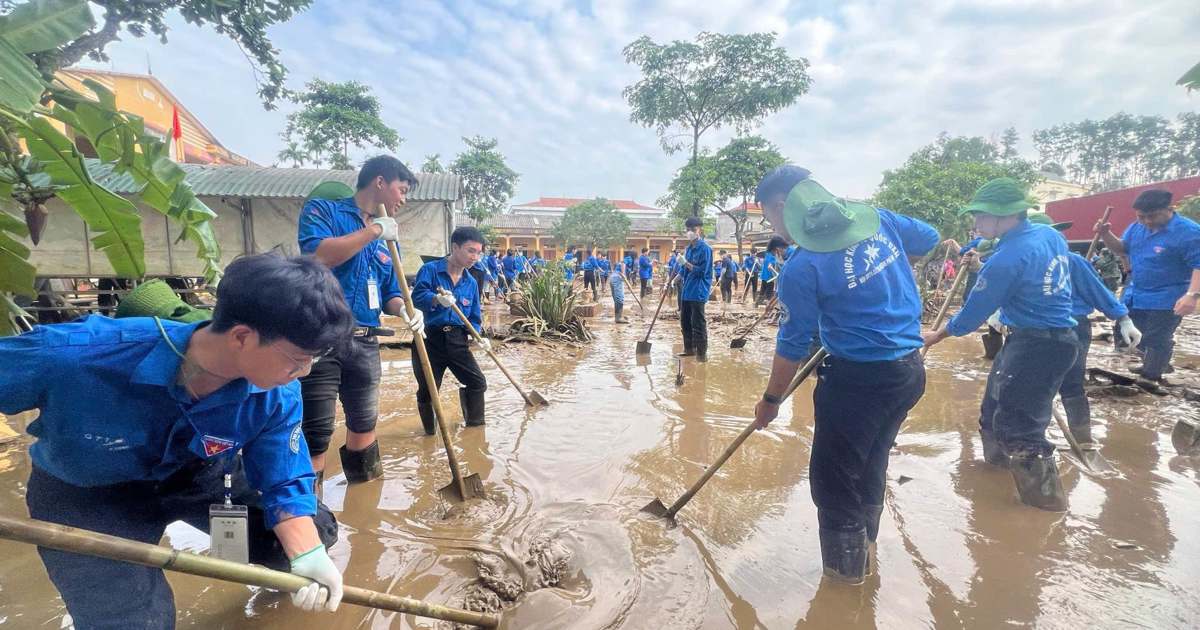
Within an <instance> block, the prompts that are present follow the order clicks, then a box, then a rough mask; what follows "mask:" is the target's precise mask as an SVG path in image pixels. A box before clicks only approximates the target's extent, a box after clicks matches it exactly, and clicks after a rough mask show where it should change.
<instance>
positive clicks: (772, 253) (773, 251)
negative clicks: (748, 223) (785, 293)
mask: <svg viewBox="0 0 1200 630" xmlns="http://www.w3.org/2000/svg"><path fill="white" fill-rule="evenodd" d="M786 251H787V239H785V238H783V237H782V236H778V235H776V236H772V237H771V240H770V241H769V242H768V243H767V253H766V255H765V256H764V257H763V265H762V271H761V272H759V280H761V282H762V290H761V291H759V292H758V297H759V299H760V300H761V301H763V302H770V301H771V298H772V297H774V295H775V280H776V279H777V278H779V270H780V269H782V268H783V260H784V252H786Z"/></svg>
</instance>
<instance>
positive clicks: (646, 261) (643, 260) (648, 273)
mask: <svg viewBox="0 0 1200 630" xmlns="http://www.w3.org/2000/svg"><path fill="white" fill-rule="evenodd" d="M637 271H638V281H639V282H640V286H641V289H640V295H641V296H642V297H646V296H647V295H650V293H651V292H652V291H653V290H654V285H653V278H654V260H652V259H651V258H650V249H649V248H646V247H643V248H642V255H641V256H638V259H637Z"/></svg>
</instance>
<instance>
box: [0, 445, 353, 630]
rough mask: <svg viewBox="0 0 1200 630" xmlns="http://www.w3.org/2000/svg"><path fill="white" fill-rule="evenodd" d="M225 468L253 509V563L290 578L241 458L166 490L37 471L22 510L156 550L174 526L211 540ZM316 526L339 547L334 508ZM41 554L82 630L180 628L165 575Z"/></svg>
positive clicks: (165, 484)
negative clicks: (71, 480) (93, 484)
mask: <svg viewBox="0 0 1200 630" xmlns="http://www.w3.org/2000/svg"><path fill="white" fill-rule="evenodd" d="M224 462H233V464H232V470H231V472H232V474H233V492H232V495H233V501H234V502H235V503H238V504H240V505H245V506H247V507H248V508H249V509H248V510H247V516H248V517H249V518H248V523H247V533H248V534H249V546H250V562H252V563H255V564H262V565H264V566H267V567H270V568H273V569H277V570H281V571H287V570H289V564H288V560H287V556H286V555H285V554H284V552H283V547H282V546H281V545H280V544H279V539H277V538H276V537H275V533H274V532H273V531H271V530H269V529H267V528H266V524H265V521H264V519H263V511H262V502H261V498H260V496H259V494H258V493H257V492H255V491H254V490H252V489H251V488H250V486H249V485H248V484H247V483H246V477H245V474H244V471H243V469H242V466H241V459H240V457H237V458H233V459H231V458H214V459H213V460H209V461H208V462H200V461H197V462H195V463H194V464H191V465H189V466H186V467H185V468H184V469H183V470H181V471H180V472H178V473H176V474H174V475H173V476H171V477H170V478H168V479H166V480H164V481H162V482H153V481H139V482H132V483H123V484H117V485H113V486H103V487H98V488H82V487H79V486H74V485H71V484H68V483H65V482H62V481H60V480H58V479H57V478H56V477H54V476H52V475H50V474H49V473H46V472H43V471H42V470H40V469H39V468H38V467H36V466H34V467H33V470H32V472H31V473H30V475H29V485H28V488H27V490H26V493H25V502H26V504H28V506H29V515H30V516H32V517H33V518H36V519H40V520H44V521H49V522H51V523H58V524H61V525H67V526H70V527H79V528H82V529H88V530H92V531H96V532H100V533H103V534H109V535H112V536H120V537H121V538H128V539H130V540H136V541H138V542H143V543H147V544H151V545H157V544H158V542H159V540H160V539H161V538H162V535H163V532H164V531H165V530H166V527H167V525H170V524H171V523H173V522H175V521H183V522H185V523H188V524H189V525H192V526H193V527H196V528H197V529H199V530H201V531H203V532H208V506H209V505H210V504H213V503H221V502H223V501H224V496H225V495H224V488H223V479H224V474H225V469H224V467H223V466H224ZM313 520H314V522H315V523H316V525H317V533H318V534H319V535H320V537H321V542H323V543H324V544H325V546H326V547H328V546H330V545H332V544H334V543H335V542H337V538H338V526H337V520H336V519H335V518H334V516H333V512H330V511H329V508H327V507H325V506H324V505H323V504H321V503H318V504H317V515H316V516H315V517H313ZM38 554H40V555H41V558H42V564H44V565H45V566H46V573H47V574H49V576H50V581H51V582H53V583H54V586H55V588H57V589H58V592H59V593H60V594H61V595H62V599H63V602H64V603H65V604H66V605H67V612H69V613H71V617H72V618H73V619H74V621H75V627H76V628H78V629H79V630H85V629H86V630H97V629H100V630H108V629H112V630H117V629H121V630H125V629H127V628H139V629H141V628H155V629H158V628H174V627H175V596H174V595H173V594H172V592H171V586H170V585H169V584H167V580H166V577H164V576H163V572H162V569H158V568H153V567H144V566H140V565H136V564H129V563H126V562H117V561H115V560H105V559H102V558H95V557H92V556H84V555H78V554H74V553H68V552H65V551H57V550H54V549H47V548H45V547H38ZM19 579H20V578H16V577H14V581H19Z"/></svg>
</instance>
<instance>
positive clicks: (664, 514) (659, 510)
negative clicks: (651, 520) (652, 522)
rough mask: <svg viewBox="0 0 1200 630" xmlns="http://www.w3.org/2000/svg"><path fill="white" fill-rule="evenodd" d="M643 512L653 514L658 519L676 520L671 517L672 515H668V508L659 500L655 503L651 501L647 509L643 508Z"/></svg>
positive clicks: (655, 500)
mask: <svg viewBox="0 0 1200 630" xmlns="http://www.w3.org/2000/svg"><path fill="white" fill-rule="evenodd" d="M642 511H643V512H645V513H647V514H651V515H653V516H657V517H659V518H665V519H669V520H675V519H674V518H673V517H672V516H671V515H670V514H669V513H668V510H667V506H665V505H663V502H662V501H659V500H658V499H657V498H656V499H654V500H653V501H651V502H649V503H647V504H646V507H644V508H642Z"/></svg>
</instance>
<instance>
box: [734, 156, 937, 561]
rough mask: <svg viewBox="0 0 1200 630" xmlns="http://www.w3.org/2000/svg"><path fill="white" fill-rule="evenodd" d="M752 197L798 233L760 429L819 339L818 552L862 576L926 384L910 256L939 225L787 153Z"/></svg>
mask: <svg viewBox="0 0 1200 630" xmlns="http://www.w3.org/2000/svg"><path fill="white" fill-rule="evenodd" d="M755 196H756V200H757V201H758V203H759V204H761V207H762V208H763V216H764V217H766V219H767V220H768V221H770V223H771V227H772V228H773V229H774V230H775V233H776V234H777V235H780V236H782V237H786V238H790V239H794V240H795V241H796V243H798V244H799V248H798V249H797V250H796V251H795V252H794V254H793V255H792V257H791V258H789V259H788V260H787V263H786V266H785V267H784V269H783V271H782V274H781V275H780V277H779V279H778V296H779V302H780V307H781V309H782V310H783V312H784V317H782V318H781V320H780V321H781V324H780V327H779V333H778V336H777V338H776V343H775V357H774V360H773V362H772V366H771V376H770V379H769V380H768V382H767V386H766V390H765V392H764V393H763V396H762V399H761V400H760V401H759V402H758V404H757V405H756V406H755V410H754V416H755V425H756V426H757V428H759V429H763V428H765V427H766V426H767V425H768V424H769V423H770V422H771V421H772V420H774V419H775V417H776V416H777V415H778V413H779V406H780V404H781V403H782V396H783V394H784V392H785V391H786V389H787V386H788V384H789V383H790V382H791V379H792V378H793V376H795V373H796V370H797V368H798V367H799V366H800V364H801V363H802V362H804V361H806V360H807V358H808V357H809V356H811V354H812V353H813V351H814V350H815V349H816V345H815V344H814V341H815V340H818V339H819V344H820V347H823V348H825V350H826V351H827V352H828V357H827V358H826V359H825V360H824V361H823V362H822V364H821V365H820V366H819V367H818V372H817V375H818V378H817V385H816V389H814V390H813V409H814V419H815V426H814V428H813V443H812V449H811V450H812V455H811V458H810V463H809V479H810V482H811V486H812V497H813V502H814V503H815V504H816V506H817V522H818V525H819V530H818V534H819V538H820V543H821V560H822V564H823V567H824V573H825V575H826V576H828V577H830V578H831V579H833V580H837V581H842V582H848V583H851V584H861V583H862V582H863V580H864V577H865V575H866V574H867V567H868V562H869V561H871V560H872V559H873V556H874V555H875V554H874V552H873V546H874V543H875V540H876V537H877V535H878V533H879V520H880V516H881V514H882V512H883V494H884V486H885V483H886V477H887V465H888V453H889V451H890V450H891V448H892V444H893V443H894V442H895V438H896V434H897V433H898V432H899V430H900V425H901V423H903V422H904V419H905V418H906V417H907V415H908V411H909V410H910V409H912V407H913V406H914V405H915V404H916V403H917V401H918V400H919V399H920V398H921V395H922V394H923V393H924V391H925V367H924V363H923V362H922V360H921V355H920V349H921V343H922V340H921V297H920V292H919V291H918V290H917V285H916V281H915V280H914V278H913V272H912V266H911V263H910V259H912V258H916V257H920V256H923V255H925V254H926V253H927V252H929V251H930V250H931V249H932V248H933V247H934V246H935V245H936V244H937V242H938V234H937V231H936V230H934V229H933V228H932V227H930V226H929V225H926V224H925V223H922V222H921V221H918V220H916V219H911V218H908V217H905V216H903V215H899V214H895V213H893V212H890V211H888V210H884V209H877V208H875V207H872V206H870V205H868V204H865V203H862V202H857V201H851V200H849V199H844V198H839V197H835V196H833V195H832V194H830V193H829V192H828V191H826V190H825V189H824V188H823V187H822V186H821V185H820V184H818V183H817V182H815V181H813V180H812V179H811V178H810V177H809V172H808V170H807V169H803V168H800V167H798V166H794V165H790V164H789V165H785V166H781V167H779V168H777V169H774V170H772V171H771V172H769V173H767V175H766V176H765V177H764V178H763V179H762V181H761V182H760V183H759V185H758V189H757V191H756V193H755ZM785 249H786V245H785V246H783V247H782V248H780V253H782V252H783V250H785Z"/></svg>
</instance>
